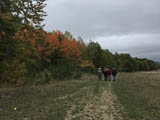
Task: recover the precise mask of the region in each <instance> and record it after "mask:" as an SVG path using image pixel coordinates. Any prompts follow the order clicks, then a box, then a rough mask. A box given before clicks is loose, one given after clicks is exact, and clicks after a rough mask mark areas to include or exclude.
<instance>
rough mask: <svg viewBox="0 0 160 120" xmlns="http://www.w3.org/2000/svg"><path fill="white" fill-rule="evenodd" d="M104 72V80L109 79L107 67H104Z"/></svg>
mask: <svg viewBox="0 0 160 120" xmlns="http://www.w3.org/2000/svg"><path fill="white" fill-rule="evenodd" d="M103 74H104V80H105V81H107V69H106V67H104V70H103Z"/></svg>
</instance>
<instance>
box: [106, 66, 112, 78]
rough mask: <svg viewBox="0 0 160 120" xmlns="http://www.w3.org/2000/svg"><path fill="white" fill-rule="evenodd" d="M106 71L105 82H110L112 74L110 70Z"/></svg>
mask: <svg viewBox="0 0 160 120" xmlns="http://www.w3.org/2000/svg"><path fill="white" fill-rule="evenodd" d="M106 71H107V80H108V81H111V77H110V76H111V74H112V72H111V70H110V69H109V68H107V70H106Z"/></svg>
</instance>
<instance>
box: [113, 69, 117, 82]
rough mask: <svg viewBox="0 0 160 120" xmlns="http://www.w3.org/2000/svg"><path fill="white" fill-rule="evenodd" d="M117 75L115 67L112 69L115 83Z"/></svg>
mask: <svg viewBox="0 0 160 120" xmlns="http://www.w3.org/2000/svg"><path fill="white" fill-rule="evenodd" d="M116 75H117V70H116V68H115V67H113V68H112V77H113V81H116Z"/></svg>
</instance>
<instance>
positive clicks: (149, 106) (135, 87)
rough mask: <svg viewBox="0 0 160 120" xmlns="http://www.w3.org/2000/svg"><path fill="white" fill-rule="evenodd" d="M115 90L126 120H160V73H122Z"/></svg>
mask: <svg viewBox="0 0 160 120" xmlns="http://www.w3.org/2000/svg"><path fill="white" fill-rule="evenodd" d="M113 88H114V90H115V92H116V94H117V96H118V99H119V101H120V102H121V104H122V105H123V106H124V107H125V112H126V113H127V114H126V116H125V118H126V120H128V119H132V120H137V119H139V120H160V71H151V72H136V73H121V74H119V78H118V81H117V82H116V83H115V84H113Z"/></svg>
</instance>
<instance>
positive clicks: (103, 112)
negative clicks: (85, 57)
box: [0, 75, 121, 120]
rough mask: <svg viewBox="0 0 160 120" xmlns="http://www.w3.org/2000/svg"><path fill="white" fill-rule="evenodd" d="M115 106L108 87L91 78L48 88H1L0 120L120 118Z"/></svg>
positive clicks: (114, 99)
mask: <svg viewBox="0 0 160 120" xmlns="http://www.w3.org/2000/svg"><path fill="white" fill-rule="evenodd" d="M114 102H116V98H115V97H114V95H112V92H111V84H109V83H107V82H104V81H99V80H98V79H97V76H94V75H84V76H83V77H82V78H81V79H80V80H68V81H61V82H55V83H51V84H50V85H42V86H32V87H19V88H1V89H0V120H85V119H90V120H91V119H97V120H101V119H106V118H108V119H110V118H113V117H116V116H118V117H116V118H120V115H117V113H120V112H119V111H120V110H119V111H118V110H117V109H115V107H114V106H113V104H114ZM114 105H115V104H114ZM112 112H114V114H112ZM119 120H121V119H119Z"/></svg>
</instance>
